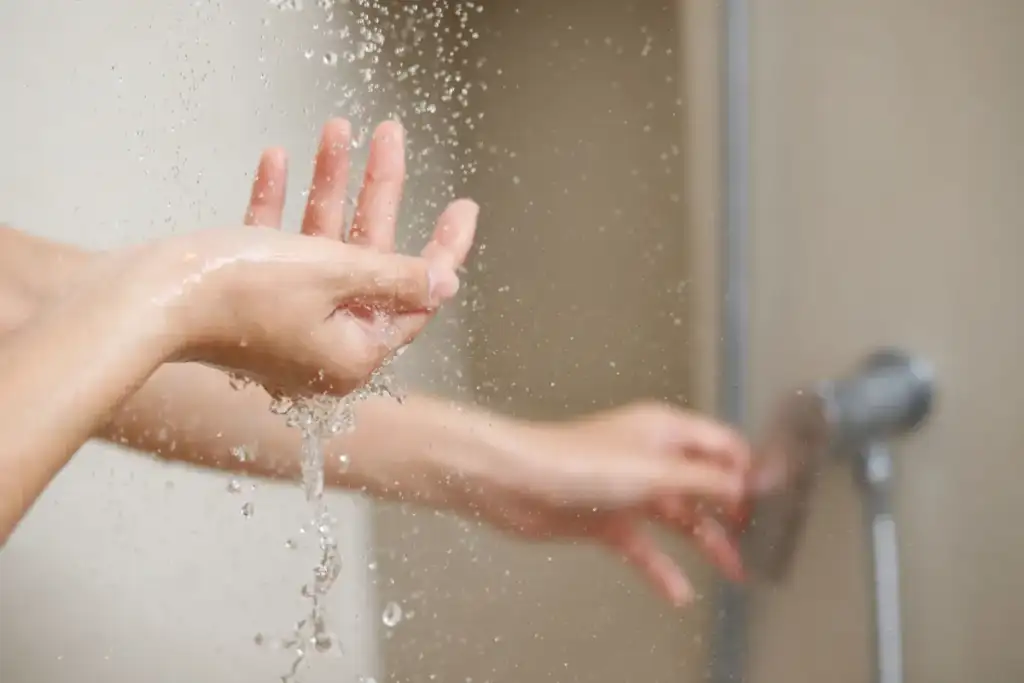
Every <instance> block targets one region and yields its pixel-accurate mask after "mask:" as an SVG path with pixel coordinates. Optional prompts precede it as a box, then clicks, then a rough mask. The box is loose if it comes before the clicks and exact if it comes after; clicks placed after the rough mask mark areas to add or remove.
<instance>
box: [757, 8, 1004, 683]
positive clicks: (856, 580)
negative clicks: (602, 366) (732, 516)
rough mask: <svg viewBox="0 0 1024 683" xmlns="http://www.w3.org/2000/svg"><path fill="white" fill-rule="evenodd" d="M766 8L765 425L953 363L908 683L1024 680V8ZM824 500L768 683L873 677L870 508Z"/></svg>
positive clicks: (904, 491)
mask: <svg viewBox="0 0 1024 683" xmlns="http://www.w3.org/2000/svg"><path fill="white" fill-rule="evenodd" d="M750 4H751V5H752V7H753V8H754V9H753V12H754V14H753V30H752V38H753V50H752V54H751V63H752V68H753V72H752V88H753V91H752V97H753V107H754V111H753V117H752V136H753V140H754V148H753V155H754V156H753V168H752V173H753V178H752V180H753V196H752V200H753V207H752V208H753V226H752V227H753V233H754V242H753V246H752V249H753V251H752V253H753V259H754V260H753V269H752V273H751V276H752V280H751V292H752V296H753V323H752V325H753V327H752V340H751V356H752V357H751V363H752V366H751V367H752V370H751V372H752V376H751V388H752V392H753V393H752V396H751V401H752V404H753V407H754V412H755V414H756V415H758V416H763V415H764V413H765V410H766V409H768V408H769V407H770V404H771V401H772V397H773V396H774V395H775V394H776V393H777V392H778V391H780V390H781V389H782V388H783V387H785V386H788V385H792V384H794V383H796V382H801V381H805V380H808V379H816V378H819V377H823V376H827V375H830V374H832V373H835V372H837V371H840V370H842V369H843V368H845V367H847V366H848V365H849V364H850V363H852V362H855V361H856V360H857V359H858V358H859V357H860V356H861V355H862V354H864V353H865V352H866V351H868V350H870V349H871V348H873V347H874V346H875V345H877V344H882V343H895V344H902V345H905V346H907V347H909V348H910V349H912V350H915V351H918V352H920V353H922V354H925V355H926V356H928V357H930V358H931V359H932V360H933V361H934V362H935V364H936V365H937V367H938V372H939V377H940V381H941V397H940V398H941V400H940V403H939V406H938V411H937V413H936V415H935V419H934V421H933V422H932V423H931V425H930V426H929V427H928V429H927V430H926V431H925V432H923V433H922V434H920V435H919V436H917V437H915V438H914V439H912V440H911V441H909V442H907V443H906V444H905V446H904V447H902V448H900V450H899V453H898V456H899V465H900V466H899V477H900V480H899V485H898V489H897V507H898V510H897V515H898V520H899V523H900V524H902V533H903V536H902V545H901V549H902V554H903V562H904V565H903V590H904V607H905V645H906V674H907V681H908V682H910V683H915V682H916V683H947V682H948V683H954V682H959V681H1009V680H1021V678H1022V677H1024V650H1022V648H1021V647H1020V644H1019V640H1020V638H1019V634H1020V633H1021V631H1022V629H1024V601H1022V600H1021V599H1020V592H1021V585H1022V583H1021V582H1022V578H1021V577H1022V576H1024V546H1022V544H1021V540H1020V533H1019V525H1018V524H1017V522H1016V519H1017V518H1018V515H1019V511H1020V500H1021V494H1020V488H1019V481H1020V477H1021V472H1022V471H1024V470H1022V466H1021V461H1020V452H1019V451H1020V448H1021V445H1022V444H1024V428H1022V426H1021V425H1022V422H1021V419H1020V406H1021V405H1022V403H1024V389H1022V387H1024V364H1022V362H1021V349H1022V348H1024V324H1022V322H1021V321H1022V317H1021V315H1020V293H1021V292H1022V291H1024V289H1022V287H1024V279H1022V276H1021V272H1022V271H1021V268H1020V254H1022V253H1024V231H1022V229H1021V228H1022V226H1021V213H1022V212H1021V209H1022V204H1021V196H1022V195H1021V185H1022V181H1024V78H1022V77H1021V75H1020V68H1021V64H1024V3H1020V2H1016V1H1015V0H975V1H973V2H960V1H958V0H927V1H926V0H862V1H860V2H856V3H854V2H842V1H839V0H825V1H822V0H765V1H762V0H756V2H752V3H750ZM822 484H823V486H821V488H820V489H819V490H818V491H817V494H816V499H815V509H814V510H813V511H812V514H811V517H810V523H809V527H810V528H809V529H808V538H807V543H806V546H805V547H804V548H803V552H802V554H801V556H800V557H799V559H798V564H797V567H796V572H795V575H794V576H793V577H792V583H791V585H789V586H787V587H784V588H781V589H779V590H777V591H771V592H766V593H764V594H762V595H761V598H760V599H759V600H758V602H757V618H756V621H755V628H754V631H753V633H752V640H751V644H752V648H753V651H752V654H753V659H752V662H751V664H752V667H751V669H752V672H753V676H752V678H751V680H752V681H753V682H754V683H760V682H762V681H764V682H774V681H781V680H785V681H792V682H793V683H803V682H810V681H822V680H827V681H834V682H835V683H847V682H849V683H862V682H863V681H867V680H871V679H870V677H869V669H868V652H869V650H868V647H869V642H870V641H869V640H867V637H868V633H869V631H868V629H867V623H868V622H867V619H868V617H869V614H868V611H867V608H868V602H867V600H868V594H867V592H866V589H867V585H866V582H865V563H866V556H865V552H864V547H863V543H864V536H863V533H862V527H861V520H860V509H859V501H858V500H857V499H856V497H855V495H854V489H853V485H852V483H851V478H850V473H849V472H848V471H845V470H844V469H842V470H836V471H834V472H832V473H831V474H830V476H828V477H826V479H825V481H823V482H822Z"/></svg>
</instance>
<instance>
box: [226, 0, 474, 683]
mask: <svg viewBox="0 0 1024 683" xmlns="http://www.w3.org/2000/svg"><path fill="white" fill-rule="evenodd" d="M269 2H270V4H271V5H272V6H274V7H275V8H276V9H278V10H281V11H283V12H288V13H301V12H304V11H305V10H306V9H307V8H309V7H311V6H314V5H315V8H316V9H315V11H314V15H313V27H314V29H315V30H317V31H322V32H323V33H324V35H325V36H326V37H327V38H328V40H329V43H330V46H329V48H330V49H326V50H321V51H317V50H312V49H309V47H308V46H301V47H300V51H301V54H302V55H303V57H304V58H305V59H307V60H310V61H311V62H312V63H315V64H318V66H319V67H320V68H324V67H326V68H328V69H332V70H333V69H344V70H346V71H349V72H350V74H351V75H350V76H347V77H345V78H342V79H338V80H336V81H335V80H332V81H331V82H330V84H329V86H328V88H329V90H332V91H333V92H334V94H335V102H334V108H335V113H336V114H337V115H341V116H345V117H346V118H348V119H349V120H350V121H351V122H352V125H353V147H354V148H355V150H356V159H355V161H356V163H359V152H360V151H363V152H365V151H366V149H367V148H368V145H367V142H368V140H369V137H370V133H371V131H372V129H373V126H374V125H375V124H376V123H377V122H378V121H380V120H383V119H385V118H396V119H398V120H400V121H401V122H402V125H403V127H404V128H405V130H406V133H407V137H408V141H409V150H408V151H409V153H410V156H411V158H410V162H411V163H410V164H409V166H408V168H409V171H408V172H409V175H410V176H411V177H413V178H415V177H418V176H421V175H422V174H424V173H428V172H429V173H432V174H433V173H435V172H436V174H437V175H438V176H439V177H438V180H439V182H438V181H436V180H435V181H431V182H430V187H428V188H423V191H420V192H417V193H416V194H417V196H418V197H420V200H421V201H419V202H417V205H416V206H412V207H409V209H411V211H407V212H406V215H405V218H406V221H404V222H407V223H410V224H412V226H413V227H414V229H423V228H424V227H426V226H429V225H431V224H432V223H433V222H434V218H435V216H436V213H437V212H438V211H439V209H440V208H441V207H443V206H444V204H446V203H447V201H449V200H450V199H451V198H452V197H453V196H454V194H455V188H456V185H458V184H459V183H462V182H465V181H466V180H467V179H468V177H469V176H470V175H472V174H473V173H474V172H475V170H476V166H475V161H474V160H473V158H472V152H473V149H472V148H471V147H469V146H466V145H462V144H460V137H461V135H462V134H463V133H464V132H466V131H472V130H473V129H474V128H475V126H476V125H477V123H478V122H479V120H480V118H481V117H482V116H483V114H482V113H477V114H472V113H471V112H470V111H469V110H468V106H469V94H470V91H471V89H472V88H473V87H475V85H476V84H475V83H474V82H473V80H472V79H470V78H468V77H467V76H468V74H466V73H465V70H466V69H467V68H468V67H470V66H471V65H470V63H469V61H468V59H467V54H466V53H467V51H468V48H469V46H470V44H471V42H472V41H474V40H476V39H477V38H478V37H479V36H478V34H477V33H476V31H475V30H474V29H473V27H472V26H471V25H470V20H471V16H472V15H474V14H477V13H479V12H481V11H482V10H483V6H482V4H481V3H480V2H478V1H475V0H416V1H415V2H395V1H393V0H316V1H315V2H303V1H302V0H269ZM335 12H344V13H347V14H349V16H347V17H344V18H342V19H343V20H341V21H338V20H337V19H336V17H335ZM477 66H479V65H477ZM360 176H361V174H360V173H353V174H352V178H353V179H357V178H359V177H360ZM358 189H359V188H358V187H356V188H354V189H353V188H350V191H349V194H350V196H353V197H354V196H356V195H357V193H358ZM347 204H349V206H347V207H346V208H347V209H349V208H350V203H348V202H347ZM389 380H390V376H389V375H388V374H386V373H384V372H379V373H377V374H376V375H375V376H374V377H373V378H372V379H371V381H370V382H369V383H368V384H367V385H366V386H365V387H364V388H363V389H361V390H359V391H357V392H355V393H354V394H351V395H349V396H346V397H343V398H334V397H326V396H320V397H314V398H304V399H289V398H276V399H274V401H273V403H272V405H271V411H272V412H274V413H276V414H278V415H281V416H283V417H284V418H285V420H286V421H287V423H288V425H289V426H291V427H294V428H296V429H298V430H299V433H300V437H301V439H302V447H301V454H302V487H303V491H304V494H305V496H306V499H307V500H308V501H309V504H310V507H311V519H310V522H309V523H310V525H311V527H312V528H314V529H315V530H316V534H315V536H316V538H317V539H318V544H319V545H318V547H319V559H318V562H317V565H316V566H315V567H314V569H313V572H312V579H311V580H310V581H309V582H308V583H306V584H305V585H304V586H303V588H302V596H303V598H304V599H305V600H307V604H308V613H307V614H306V616H305V617H304V618H303V619H302V620H300V621H299V622H298V623H296V625H295V628H294V629H293V630H292V632H291V634H289V635H288V636H287V637H285V638H283V639H280V640H276V641H273V642H270V641H267V640H266V639H265V638H264V637H263V636H262V635H259V636H257V637H256V642H257V644H267V645H274V646H276V647H280V648H284V649H287V650H289V651H291V652H292V653H293V654H294V659H293V661H292V666H291V668H290V670H289V671H288V673H286V674H285V675H284V676H282V677H281V680H282V682H283V683H297V681H298V676H299V675H300V673H301V671H302V670H303V667H304V665H305V664H306V662H307V660H308V658H309V656H310V655H311V654H314V653H329V652H340V651H341V644H340V643H339V642H338V639H337V637H336V636H335V635H334V634H332V632H331V631H330V629H329V627H328V619H327V614H326V600H327V595H328V593H329V591H330V590H331V587H332V586H333V585H334V583H335V581H336V580H337V578H338V576H339V574H340V573H341V568H342V560H341V557H340V554H339V550H338V540H337V537H336V536H335V519H334V518H333V517H332V516H331V514H330V511H329V510H328V507H327V504H326V502H325V500H324V496H323V493H324V484H325V482H324V443H325V441H326V440H327V439H329V438H330V437H332V436H336V435H339V434H342V433H344V432H349V431H351V430H353V429H354V428H355V420H354V407H355V405H356V403H357V402H358V401H359V400H361V399H363V398H366V397H369V396H374V395H377V396H379V395H385V396H394V394H393V392H392V389H391V385H390V381H389ZM234 383H235V384H239V382H238V380H237V379H236V380H235V382H234ZM236 457H238V458H239V460H240V461H245V460H247V459H251V458H252V457H253V455H252V454H251V453H249V452H248V450H247V449H240V450H239V452H238V454H237V456H236ZM346 463H347V457H346V456H341V458H340V460H339V466H340V467H341V468H344V467H345V465H346ZM243 514H245V515H247V516H249V515H252V514H253V510H252V508H251V506H249V507H247V508H246V509H245V510H243ZM285 545H286V547H289V548H294V547H295V543H294V541H292V540H288V541H286V542H285ZM402 618H403V615H402V610H401V607H399V605H398V604H397V603H389V604H388V605H387V607H386V608H385V610H384V614H383V615H382V620H383V621H384V623H385V625H387V626H388V627H394V626H395V625H396V624H397V623H398V622H399V621H401V620H402ZM371 680H372V679H371Z"/></svg>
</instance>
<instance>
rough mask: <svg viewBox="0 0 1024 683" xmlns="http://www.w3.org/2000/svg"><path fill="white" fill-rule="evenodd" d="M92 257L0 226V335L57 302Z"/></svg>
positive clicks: (62, 245)
mask: <svg viewBox="0 0 1024 683" xmlns="http://www.w3.org/2000/svg"><path fill="white" fill-rule="evenodd" d="M91 258H92V254H91V253H89V252H87V251H85V250H83V249H79V248H78V247H74V246H70V245H66V244H60V243H58V242H52V241H50V240H46V239H43V238H40V237H36V236H34V235H29V234H27V233H24V232H21V231H19V230H15V229H13V228H10V227H7V226H3V225H0V333H4V332H8V331H10V330H13V329H15V328H17V327H20V326H21V325H22V324H24V323H25V322H26V321H27V320H28V319H29V318H31V317H32V316H33V315H34V314H35V313H36V312H37V311H38V310H39V309H41V308H42V307H44V306H45V305H46V304H47V303H49V302H51V301H54V300H56V299H57V298H58V297H59V296H60V295H61V293H62V292H63V291H64V290H65V289H67V288H68V286H69V284H70V283H71V282H72V281H73V280H74V279H75V277H76V276H77V274H78V273H79V272H81V270H82V269H83V268H84V267H85V265H86V264H87V263H88V262H89V260H90V259H91Z"/></svg>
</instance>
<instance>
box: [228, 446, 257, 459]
mask: <svg viewBox="0 0 1024 683" xmlns="http://www.w3.org/2000/svg"><path fill="white" fill-rule="evenodd" d="M231 456H232V457H233V458H234V459H235V460H237V461H238V462H250V461H252V459H253V456H252V451H251V450H250V449H249V448H248V447H247V446H232V447H231Z"/></svg>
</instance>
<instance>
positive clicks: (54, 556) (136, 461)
mask: <svg viewBox="0 0 1024 683" xmlns="http://www.w3.org/2000/svg"><path fill="white" fill-rule="evenodd" d="M306 5H307V7H306V10H305V11H304V12H302V13H288V12H278V11H277V10H274V9H273V8H272V7H271V5H270V4H269V3H266V2H263V3H260V2H256V3H253V2H249V1H248V0H224V1H222V2H217V3H192V2H170V3H160V2H138V3H124V2H90V3H79V2H71V1H70V0H32V1H31V2H8V3H0V26H2V27H3V29H2V33H3V38H2V40H0V92H2V93H3V97H2V102H3V104H2V109H0V157H2V158H3V160H4V163H3V164H0V213H2V218H3V219H4V220H5V221H9V222H10V223H12V224H14V225H17V226H20V227H23V228H26V229H29V230H31V231H33V232H36V233H39V234H44V235H47V236H49V237H53V238H57V239H62V240H67V241H70V242H74V243H78V244H81V245H86V246H90V247H110V246H117V245H122V244H125V243H127V242H131V241H137V240H141V239H150V238H154V237H157V236H160V235H165V234H168V233H170V232H172V231H176V230H184V229H191V228H194V227H197V226H200V225H202V226H208V225H217V224H224V223H237V222H239V221H240V219H241V213H242V211H243V209H244V202H245V200H246V199H247V197H248V184H249V182H250V180H251V173H252V171H253V169H254V166H255V163H256V159H257V156H258V154H259V151H260V149H261V148H262V147H263V146H266V145H269V144H283V145H285V146H286V147H287V148H288V149H289V151H290V152H291V153H292V158H293V164H292V170H293V182H292V184H291V195H290V200H291V202H290V217H292V218H293V219H294V218H295V217H297V216H298V214H299V211H300V209H301V207H302V203H303V200H302V196H301V192H302V190H303V189H304V188H305V186H306V185H307V183H308V179H309V176H310V171H311V167H310V165H309V163H308V160H310V159H311V158H312V154H313V151H314V145H315V143H316V136H317V133H318V130H319V127H320V124H321V123H322V121H323V120H324V119H325V118H326V117H327V116H329V115H332V114H335V113H344V112H346V111H348V112H351V111H353V108H352V107H351V106H349V107H339V105H337V104H336V102H337V101H338V100H340V99H342V97H343V91H344V90H345V87H346V86H347V87H349V88H353V87H354V89H355V90H356V92H357V96H356V99H355V103H359V104H362V105H363V106H366V107H367V108H368V110H369V111H367V112H365V113H364V114H363V115H362V116H360V117H359V120H360V121H361V122H362V123H369V122H371V121H373V120H376V119H379V118H380V117H382V116H384V115H385V114H387V113H389V112H390V111H391V109H392V107H393V106H396V105H401V104H402V102H401V101H400V100H401V97H400V95H401V92H400V91H398V90H395V91H394V92H392V93H391V94H390V95H382V94H375V95H374V96H373V98H372V100H373V102H371V101H369V100H368V99H367V98H366V97H365V95H366V90H365V88H364V87H363V86H361V83H362V81H361V79H360V77H359V75H358V74H356V73H355V72H354V67H355V66H361V64H358V63H357V64H355V65H352V66H350V65H348V63H347V62H346V61H344V60H342V61H341V64H340V65H339V66H338V67H336V68H334V69H329V68H328V67H326V66H324V65H323V63H322V55H323V53H324V52H325V51H327V50H336V51H339V52H340V51H341V50H343V49H344V48H345V47H346V46H350V45H351V41H349V42H347V43H340V44H339V41H337V40H330V39H327V38H325V36H324V34H323V29H324V28H325V22H324V20H323V14H322V13H321V12H320V11H319V10H318V9H317V8H316V7H315V6H314V5H315V3H306ZM345 16H348V15H347V14H346V13H343V12H338V13H337V17H338V19H339V20H340V19H341V18H343V17H345ZM316 24H319V27H318V28H314V26H315V25H316ZM307 49H309V50H312V51H313V56H312V58H310V59H308V60H307V58H306V56H305V55H304V52H305V51H306V50H307ZM409 99H410V98H409V97H407V98H406V99H405V102H406V103H408V101H409ZM374 103H375V104H374ZM371 105H373V106H371ZM405 108H406V109H409V108H410V107H409V106H408V104H406V106H405ZM411 118H413V119H414V118H415V117H411ZM420 123H422V122H421V121H419V120H411V121H410V125H411V126H412V128H413V137H414V140H415V141H416V143H417V148H418V149H422V148H423V139H422V137H423V136H422V132H423V127H422V125H419V124H420ZM417 136H418V137H417ZM432 169H434V170H433V171H432V172H431V173H427V174H418V175H417V178H416V179H414V183H413V187H412V188H411V190H410V192H409V195H410V197H409V203H410V204H411V205H412V207H413V210H412V211H410V212H408V213H407V214H406V216H405V223H406V224H408V223H410V222H411V223H414V224H415V227H416V228H424V227H429V226H424V222H425V220H427V219H429V217H430V215H431V214H434V213H436V208H435V207H434V206H431V205H429V204H430V203H431V202H434V203H436V202H439V201H443V199H444V196H445V194H446V193H445V192H444V191H443V189H442V188H443V184H442V182H441V181H442V178H443V176H444V171H445V161H444V158H443V156H442V157H441V159H440V160H437V159H435V160H434V163H433V165H432ZM416 170H417V171H422V166H417V167H416ZM420 219H424V220H420ZM293 224H294V221H293ZM457 334H458V333H457V327H455V326H453V325H438V326H437V327H436V329H435V330H433V331H432V332H431V337H432V338H433V340H434V344H433V345H431V344H430V343H426V344H421V345H418V346H417V348H416V350H415V351H414V352H412V353H410V354H408V358H407V359H405V360H406V376H407V378H408V379H409V380H410V381H411V382H412V383H417V384H427V385H431V384H435V383H436V382H435V380H436V378H437V377H438V376H439V375H440V374H442V372H447V371H448V370H451V369H452V368H453V367H454V366H456V365H457V363H458V362H459V358H458V356H455V357H453V358H448V359H447V360H444V358H445V357H446V356H451V354H450V353H449V352H448V349H449V347H450V345H451V344H450V340H451V339H452V338H453V335H454V336H455V337H457ZM451 376H452V377H455V376H456V373H455V372H452V373H451ZM450 384H451V382H450V381H447V382H446V386H447V385H450ZM230 445H233V444H226V445H225V447H228V446H230ZM226 481H227V480H226V478H223V477H218V476H214V475H211V474H209V473H199V472H194V471H188V470H185V469H183V468H178V467H170V466H166V465H162V464H157V463H152V462H150V461H149V460H146V459H143V458H141V457H139V456H136V455H130V454H125V453H121V452H118V451H116V450H114V449H110V448H103V447H100V446H95V445H92V446H89V447H87V448H85V449H83V451H82V452H81V453H80V454H79V455H78V456H77V457H76V458H75V459H74V461H73V462H72V464H71V465H70V466H69V467H68V468H67V470H66V471H65V472H64V473H63V474H62V475H61V476H60V477H59V478H58V480H57V481H56V483H55V484H54V485H53V487H52V489H51V490H50V491H49V492H48V493H47V494H46V496H44V498H43V499H42V500H41V501H40V503H39V505H38V506H37V507H36V508H35V510H34V511H33V512H32V514H31V515H30V516H29V518H28V519H27V520H26V521H25V523H24V526H23V527H22V528H21V529H20V530H19V531H18V533H17V534H16V535H15V536H14V537H13V538H12V539H11V540H10V542H9V543H8V545H7V547H5V548H4V550H3V553H2V555H0V579H2V580H0V681H3V682H4V683H34V682H35V681H47V682H49V683H61V682H62V681H76V682H78V681H101V680H104V681H111V682H115V683H116V682H122V681H137V680H145V681H151V682H152V683H163V682H166V683H171V682H177V681H184V680H196V681H218V682H219V683H228V682H232V681H238V682H241V681H255V680H272V679H276V676H275V675H274V674H275V673H277V672H283V671H285V670H286V668H287V667H286V665H287V663H288V661H289V660H288V658H287V657H282V656H280V655H274V654H268V653H266V652H263V651H261V650H258V649H257V648H256V646H255V645H254V644H253V640H252V639H253V636H254V635H255V634H256V633H257V632H258V631H264V632H266V633H268V634H271V635H275V634H280V635H284V634H285V633H286V632H287V630H288V629H289V627H290V626H291V625H292V624H293V623H294V622H295V620H296V619H297V618H299V617H301V616H302V613H303V612H302V610H303V609H305V606H304V604H303V602H302V600H301V598H300V596H299V588H300V587H301V585H302V584H303V583H304V582H305V581H306V580H307V577H308V573H309V571H310V570H311V568H312V566H313V563H314V560H313V557H312V555H311V554H307V553H301V552H292V551H288V550H286V549H285V546H284V543H285V541H286V539H288V538H290V537H293V536H295V535H296V532H297V530H298V528H299V527H300V526H301V524H302V523H303V522H304V521H305V520H306V519H308V510H307V508H306V506H305V504H304V502H303V500H302V496H301V495H300V494H299V492H298V491H297V490H296V489H294V488H292V487H286V486H272V485H270V484H267V483H259V485H258V488H257V490H256V491H255V493H252V494H249V493H246V494H245V495H230V494H228V493H227V492H226V490H225V489H226ZM247 488H248V487H247ZM246 500H252V501H253V502H254V503H255V515H254V517H253V518H252V519H249V520H246V519H243V517H242V515H241V514H240V508H241V506H242V504H243V502H244V501H246ZM332 506H333V508H334V509H335V511H336V512H337V513H338V515H339V517H341V519H342V520H343V522H342V524H343V527H342V531H341V533H340V539H341V540H342V543H343V552H344V555H345V557H346V565H345V566H346V569H345V572H344V573H343V575H342V578H341V579H340V580H339V582H338V586H337V588H336V589H335V594H334V599H333V602H332V609H333V614H334V623H335V624H336V625H337V627H338V630H339V632H340V635H341V636H342V638H343V640H344V642H345V646H346V650H347V654H346V656H345V658H344V659H343V660H325V661H322V662H320V663H319V665H318V666H317V667H316V668H315V670H314V671H313V672H311V675H310V676H309V677H308V678H307V679H306V680H308V681H311V682H315V681H326V680H332V681H333V680H339V679H341V680H355V678H356V676H360V675H372V674H375V673H376V672H377V661H376V660H377V658H376V643H377V637H376V626H377V625H378V624H379V621H380V618H379V615H380V610H379V608H378V606H377V605H376V604H374V596H373V592H372V590H371V583H370V580H371V578H372V577H371V574H370V572H369V571H368V567H369V565H370V558H369V547H370V546H369V542H370V535H369V531H370V529H369V521H370V519H369V518H370V515H369V513H368V506H367V505H366V504H363V503H359V502H357V501H353V500H349V499H346V498H343V497H341V496H335V497H333V498H332Z"/></svg>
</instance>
